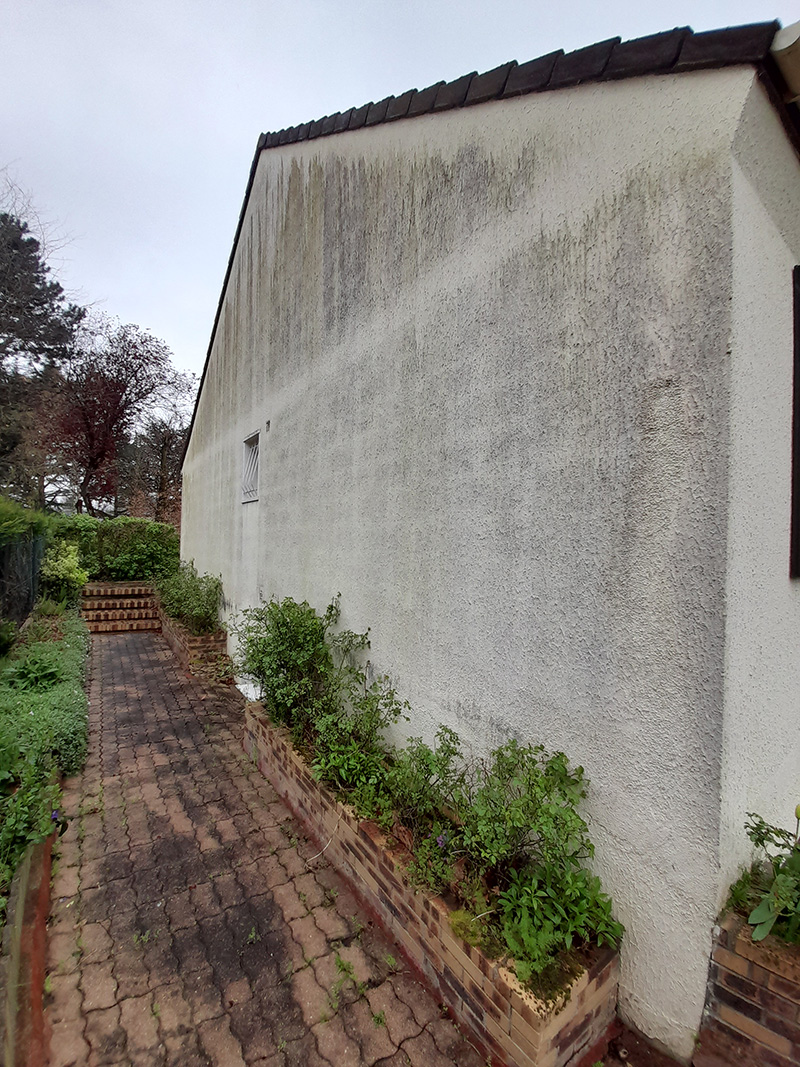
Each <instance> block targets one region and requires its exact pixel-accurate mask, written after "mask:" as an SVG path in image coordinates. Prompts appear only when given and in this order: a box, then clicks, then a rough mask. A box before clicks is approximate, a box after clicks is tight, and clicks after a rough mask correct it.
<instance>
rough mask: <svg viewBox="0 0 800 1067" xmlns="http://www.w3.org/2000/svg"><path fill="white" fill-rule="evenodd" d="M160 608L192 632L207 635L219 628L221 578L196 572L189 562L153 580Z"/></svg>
mask: <svg viewBox="0 0 800 1067" xmlns="http://www.w3.org/2000/svg"><path fill="white" fill-rule="evenodd" d="M156 587H157V589H158V594H159V597H160V600H161V607H162V608H163V610H164V611H165V612H166V614H167V615H168V616H169V617H170V618H171V619H176V620H177V621H178V622H179V623H180V624H181V625H182V626H185V627H186V629H187V630H188V631H189V632H190V633H193V634H211V633H214V632H215V631H216V630H219V629H220V620H219V605H220V600H221V598H222V580H221V579H220V578H217V577H215V576H214V575H212V574H202V575H201V574H198V573H197V571H196V570H195V568H194V564H192V563H181V565H180V567H179V568H178V570H176V571H174V572H173V573H171V574H166V575H163V576H162V577H161V578H159V579H158V581H157V582H156Z"/></svg>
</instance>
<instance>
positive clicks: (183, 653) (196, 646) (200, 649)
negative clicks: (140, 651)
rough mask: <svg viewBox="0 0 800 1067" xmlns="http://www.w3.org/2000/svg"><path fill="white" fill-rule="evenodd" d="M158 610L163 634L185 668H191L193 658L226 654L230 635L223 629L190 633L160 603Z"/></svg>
mask: <svg viewBox="0 0 800 1067" xmlns="http://www.w3.org/2000/svg"><path fill="white" fill-rule="evenodd" d="M158 612H159V616H160V618H161V636H162V637H163V638H164V640H165V641H166V642H167V644H168V645H169V647H170V648H171V649H172V651H173V653H174V655H175V658H176V659H177V661H178V663H180V665H181V667H183V669H184V670H189V668H190V666H191V664H192V661H193V660H198V659H205V658H207V657H209V656H214V655H224V654H225V651H226V648H227V641H228V637H227V634H226V633H224V632H223V631H221V630H218V631H217V632H216V633H213V634H200V635H199V636H198V635H197V634H190V633H189V631H188V630H187V629H186V628H185V627H184V626H181V624H180V623H178V622H176V621H175V620H174V619H170V618H169V616H167V615H165V614H164V612H163V611H162V610H161V606H160V605H159V608H158Z"/></svg>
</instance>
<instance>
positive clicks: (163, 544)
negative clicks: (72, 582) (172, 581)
mask: <svg viewBox="0 0 800 1067" xmlns="http://www.w3.org/2000/svg"><path fill="white" fill-rule="evenodd" d="M55 536H56V539H57V541H62V542H66V543H67V544H70V545H76V546H77V548H78V555H79V559H80V565H81V567H82V568H84V569H85V570H86V571H87V573H88V576H89V579H91V580H95V579H96V580H99V581H111V582H140V581H153V580H157V579H160V578H163V577H166V576H167V575H169V574H173V573H174V572H175V571H177V570H178V567H179V566H180V537H179V536H178V532H177V531H176V530H175V528H174V527H173V526H169V525H168V524H167V523H162V522H151V521H150V520H149V519H133V518H129V517H128V516H125V515H123V516H120V517H119V518H116V519H96V518H92V517H91V516H89V515H71V516H68V517H62V518H59V519H58V520H56V526H55Z"/></svg>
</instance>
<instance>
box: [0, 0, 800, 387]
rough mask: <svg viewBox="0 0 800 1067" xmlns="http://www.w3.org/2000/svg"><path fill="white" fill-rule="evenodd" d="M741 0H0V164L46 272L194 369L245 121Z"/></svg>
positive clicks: (707, 25) (212, 298)
mask: <svg viewBox="0 0 800 1067" xmlns="http://www.w3.org/2000/svg"><path fill="white" fill-rule="evenodd" d="M773 18H780V19H781V21H782V22H783V23H784V25H786V24H788V23H791V22H793V21H795V20H797V19H798V18H800V10H797V9H795V10H784V11H779V10H776V9H775V7H774V6H773V5H772V4H770V3H760V2H758V0H730V2H728V3H716V2H710V0H687V2H674V3H672V4H669V5H666V4H665V5H662V4H648V3H646V2H642V0H606V2H605V3H602V4H601V3H598V2H590V0H573V2H572V3H563V2H562V3H556V2H555V0H544V2H539V3H537V2H535V0H526V2H523V0H484V2H479V0H459V2H458V3H454V2H448V0H392V2H385V0H371V2H368V0H227V2H223V0H0V26H2V30H0V33H1V34H2V37H3V44H2V61H1V62H0V168H7V170H6V173H7V174H8V175H9V176H10V177H11V179H12V180H13V181H14V182H16V183H17V185H19V186H20V187H21V188H22V189H23V190H24V191H25V192H26V193H27V194H28V195H29V196H30V198H31V200H32V202H33V203H34V204H35V205H36V208H37V210H38V213H39V215H40V216H41V217H42V218H43V219H45V220H47V221H48V222H50V224H51V226H52V227H53V228H54V229H55V230H56V231H57V232H59V233H61V234H66V235H68V236H69V241H68V243H67V244H66V246H65V247H64V248H63V249H62V250H61V251H60V252H59V253H58V255H57V257H56V258H54V261H53V267H54V274H55V276H56V277H57V278H58V279H59V280H60V281H61V282H62V284H64V286H65V287H66V288H68V289H69V290H70V292H71V293H73V294H74V295H75V298H77V299H79V300H80V301H81V302H84V303H92V304H94V305H95V306H97V307H99V308H100V309H102V310H104V311H106V312H107V313H108V314H111V315H114V316H117V317H119V318H120V319H121V320H122V321H123V322H134V323H137V324H138V325H140V326H142V327H144V328H145V329H148V330H150V331H151V332H152V333H154V334H155V335H156V336H158V337H160V338H162V339H163V340H164V341H166V342H167V344H168V345H169V346H170V348H171V349H172V351H173V352H174V355H175V362H176V363H177V365H178V366H180V367H182V368H184V369H187V370H193V371H196V372H198V373H199V371H200V370H201V369H202V365H203V362H204V359H205V353H206V348H207V346H208V339H209V336H210V332H211V326H212V322H213V319H214V313H215V310H216V305H217V301H218V299H219V294H220V288H221V285H222V279H223V275H224V272H225V267H226V263H227V259H228V255H229V252H230V248H231V243H232V240H233V235H234V230H235V227H236V221H237V218H238V214H239V209H240V207H241V203H242V198H243V196H244V191H245V184H246V181H247V175H248V171H249V168H250V163H251V160H252V156H253V152H254V150H255V144H256V140H257V138H258V135H259V133H261V132H264V131H270V130H278V129H281V128H283V127H284V126H292V125H295V124H297V123H300V122H305V121H307V120H309V119H313V118H320V117H322V116H323V115H326V114H329V113H332V112H334V111H339V110H345V109H346V108H348V107H351V106H353V105H360V104H363V103H367V102H368V101H370V100H373V101H377V100H380V99H382V98H383V97H384V96H387V95H388V94H390V93H395V94H398V93H400V92H403V91H404V90H405V89H409V88H414V87H416V88H424V87H425V86H426V85H429V84H430V83H432V82H435V81H438V80H439V79H445V80H449V79H451V78H454V77H457V76H458V75H460V74H464V73H467V72H469V71H471V70H478V71H483V70H489V69H491V68H492V67H494V66H497V65H498V64H499V63H503V62H505V61H507V60H509V59H516V60H518V61H520V62H523V61H525V60H527V59H532V58H534V57H535V56H538V55H543V54H544V53H546V52H550V51H553V50H554V49H557V48H563V49H564V50H565V51H569V50H571V49H574V48H580V47H582V46H583V45H587V44H592V43H594V42H595V41H600V40H604V39H606V38H608V37H617V36H618V37H622V38H623V39H628V38H633V37H640V36H642V35H644V34H648V33H655V32H658V31H660V30H665V29H671V28H672V27H673V26H682V25H690V26H692V27H693V29H695V30H698V31H699V30H706V29H716V28H719V27H722V26H732V25H740V24H742V23H746V22H761V21H766V20H770V19H773Z"/></svg>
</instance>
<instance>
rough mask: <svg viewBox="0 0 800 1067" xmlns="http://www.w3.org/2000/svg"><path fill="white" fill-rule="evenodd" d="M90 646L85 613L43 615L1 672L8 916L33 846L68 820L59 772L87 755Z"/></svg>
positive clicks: (0, 841) (1, 835)
mask: <svg viewBox="0 0 800 1067" xmlns="http://www.w3.org/2000/svg"><path fill="white" fill-rule="evenodd" d="M87 648H88V635H87V633H86V626H85V624H84V623H83V622H82V620H81V619H80V618H79V617H78V616H77V614H75V613H69V614H65V615H62V616H60V617H59V618H58V619H57V621H55V620H52V619H50V620H48V617H46V616H42V615H37V614H36V613H35V614H34V617H33V618H32V619H31V621H30V622H29V623H28V625H27V626H26V627H25V630H24V632H23V634H22V636H21V638H20V640H19V641H18V642H17V644H16V645H15V647H14V649H13V650H12V654H11V656H10V658H9V662H8V666H7V668H6V669H5V670H4V672H3V674H2V676H0V920H1V919H2V909H3V907H4V898H5V896H6V893H7V889H8V884H9V882H10V880H11V877H12V876H13V872H14V869H15V868H16V865H17V863H18V861H19V859H20V857H21V855H22V853H23V852H24V850H25V848H26V846H27V844H28V843H29V842H31V841H37V840H41V839H42V838H44V837H45V836H47V834H48V833H50V832H51V830H52V829H53V828H54V827H57V826H58V827H61V826H63V820H62V819H61V816H60V814H59V810H58V809H59V801H58V788H57V786H56V785H55V784H54V783H53V778H54V776H56V775H58V774H74V773H76V772H77V771H78V770H80V768H81V767H82V765H83V762H84V760H85V758H86V743H87V723H86V695H85V692H84V689H83V681H84V672H85V663H86V652H87Z"/></svg>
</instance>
